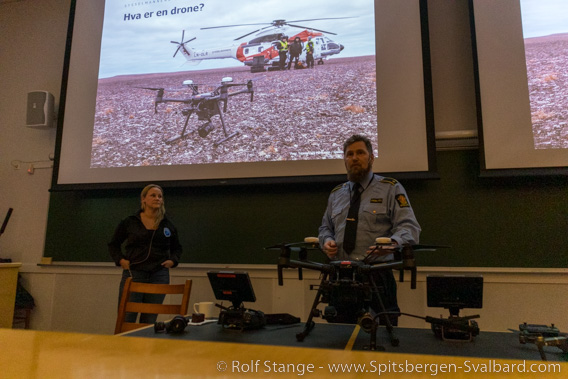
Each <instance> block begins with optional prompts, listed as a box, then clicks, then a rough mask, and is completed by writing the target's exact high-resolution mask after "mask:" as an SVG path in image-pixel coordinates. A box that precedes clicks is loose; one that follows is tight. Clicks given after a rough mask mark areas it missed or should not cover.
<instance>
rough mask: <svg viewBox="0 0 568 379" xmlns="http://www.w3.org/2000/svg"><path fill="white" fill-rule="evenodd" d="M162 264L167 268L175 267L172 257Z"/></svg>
mask: <svg viewBox="0 0 568 379" xmlns="http://www.w3.org/2000/svg"><path fill="white" fill-rule="evenodd" d="M162 266H163V267H165V268H172V267H174V261H172V260H171V259H168V260H167V261H164V262H163V263H162Z"/></svg>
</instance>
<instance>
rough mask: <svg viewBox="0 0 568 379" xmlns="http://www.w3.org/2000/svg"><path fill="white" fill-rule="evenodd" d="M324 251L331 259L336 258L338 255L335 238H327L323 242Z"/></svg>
mask: <svg viewBox="0 0 568 379" xmlns="http://www.w3.org/2000/svg"><path fill="white" fill-rule="evenodd" d="M323 252H324V253H325V254H326V255H327V256H328V258H329V259H332V258H335V256H336V255H337V244H336V243H335V241H334V240H327V241H326V242H325V243H324V244H323Z"/></svg>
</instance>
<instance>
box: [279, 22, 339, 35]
mask: <svg viewBox="0 0 568 379" xmlns="http://www.w3.org/2000/svg"><path fill="white" fill-rule="evenodd" d="M288 26H291V27H294V28H300V29H309V30H315V31H316V32H322V33H327V34H333V35H334V36H336V35H337V33H333V32H328V31H326V30H321V29H316V28H310V27H308V26H302V25H292V24H288Z"/></svg>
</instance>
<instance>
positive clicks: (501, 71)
mask: <svg viewBox="0 0 568 379" xmlns="http://www.w3.org/2000/svg"><path fill="white" fill-rule="evenodd" d="M470 5H472V7H471V9H472V10H473V17H472V20H473V27H474V30H475V33H474V49H476V51H475V52H474V54H476V55H477V62H476V64H477V69H478V72H477V75H478V90H479V93H478V96H479V98H478V100H479V102H478V106H479V110H480V115H481V119H480V125H481V131H480V135H481V136H482V142H483V146H482V159H483V160H484V163H485V167H484V168H485V169H486V170H500V169H505V170H506V169H538V168H547V169H558V170H552V171H549V172H551V173H554V172H557V173H564V174H565V173H566V169H565V168H566V166H568V107H567V105H566V103H567V101H568V100H567V99H568V97H567V96H566V95H567V94H568V70H567V69H566V67H567V62H568V3H567V2H566V1H562V0H520V1H519V0H500V1H490V0H472V1H471V2H470ZM563 171H564V172H563ZM533 172H536V171H533ZM542 172H545V171H544V170H543V171H542Z"/></svg>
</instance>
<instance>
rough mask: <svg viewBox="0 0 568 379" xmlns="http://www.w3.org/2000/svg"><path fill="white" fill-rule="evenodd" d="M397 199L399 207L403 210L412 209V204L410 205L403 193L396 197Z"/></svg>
mask: <svg viewBox="0 0 568 379" xmlns="http://www.w3.org/2000/svg"><path fill="white" fill-rule="evenodd" d="M395 199H396V201H397V203H398V206H399V207H401V208H408V207H410V203H408V200H407V199H406V196H404V195H403V194H402V193H401V194H398V195H396V196H395Z"/></svg>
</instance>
